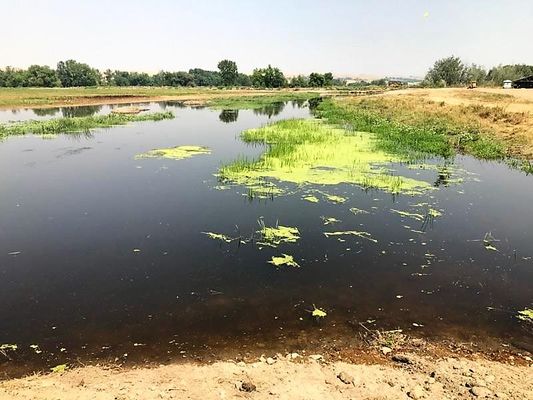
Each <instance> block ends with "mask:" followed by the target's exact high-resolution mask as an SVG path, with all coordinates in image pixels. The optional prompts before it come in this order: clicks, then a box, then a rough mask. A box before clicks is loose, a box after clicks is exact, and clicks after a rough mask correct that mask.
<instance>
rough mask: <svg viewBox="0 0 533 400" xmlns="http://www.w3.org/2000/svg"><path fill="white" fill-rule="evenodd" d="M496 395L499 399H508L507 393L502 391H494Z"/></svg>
mask: <svg viewBox="0 0 533 400" xmlns="http://www.w3.org/2000/svg"><path fill="white" fill-rule="evenodd" d="M494 397H497V398H498V399H506V398H507V395H506V394H505V393H502V392H498V393H494Z"/></svg>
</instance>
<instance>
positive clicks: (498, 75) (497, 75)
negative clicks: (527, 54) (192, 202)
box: [487, 64, 533, 86]
mask: <svg viewBox="0 0 533 400" xmlns="http://www.w3.org/2000/svg"><path fill="white" fill-rule="evenodd" d="M529 75H533V65H526V64H515V65H498V66H497V67H493V68H491V69H490V71H489V73H488V74H487V81H490V82H491V83H492V84H494V85H498V86H501V85H502V84H503V81H504V80H506V79H510V80H512V81H514V80H515V79H520V78H523V77H524V76H529Z"/></svg>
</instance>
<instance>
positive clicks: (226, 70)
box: [217, 60, 239, 86]
mask: <svg viewBox="0 0 533 400" xmlns="http://www.w3.org/2000/svg"><path fill="white" fill-rule="evenodd" d="M217 67H218V69H219V70H220V75H221V76H222V83H223V84H224V85H225V86H233V85H235V84H236V83H237V77H238V76H239V71H238V70H237V64H236V63H235V61H230V60H222V61H220V62H219V63H218V66H217Z"/></svg>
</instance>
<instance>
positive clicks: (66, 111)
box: [61, 106, 102, 118]
mask: <svg viewBox="0 0 533 400" xmlns="http://www.w3.org/2000/svg"><path fill="white" fill-rule="evenodd" d="M101 110H102V106H83V107H63V108H61V114H62V115H63V117H65V118H72V117H91V116H93V115H95V114H97V113H99V112H100V111H101Z"/></svg>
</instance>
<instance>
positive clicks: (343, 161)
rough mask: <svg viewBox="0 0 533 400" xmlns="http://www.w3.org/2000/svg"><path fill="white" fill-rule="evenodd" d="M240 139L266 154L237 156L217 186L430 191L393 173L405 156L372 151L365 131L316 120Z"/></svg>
mask: <svg viewBox="0 0 533 400" xmlns="http://www.w3.org/2000/svg"><path fill="white" fill-rule="evenodd" d="M241 137H242V139H243V140H244V141H245V142H248V143H264V144H266V145H268V150H267V152H266V153H265V154H263V155H262V156H261V157H260V158H259V159H256V160H249V159H243V158H241V159H238V160H236V161H235V162H233V163H231V164H229V165H226V166H223V167H222V168H221V169H220V173H219V177H220V179H221V180H222V181H223V182H232V183H237V184H243V185H247V186H251V185H256V184H258V183H259V182H265V181H267V180H268V179H275V180H278V181H284V182H291V183H295V184H299V185H305V184H319V185H336V184H340V183H352V184H356V185H359V186H361V187H362V188H377V189H382V190H385V191H387V192H390V193H405V194H420V193H422V192H425V191H427V190H431V188H432V187H431V185H430V184H429V183H427V182H424V181H419V180H415V179H412V178H407V177H402V176H397V175H394V174H393V171H392V170H391V169H390V163H392V162H401V161H405V158H403V157H400V156H396V155H392V154H390V153H387V152H385V151H382V150H376V141H375V138H374V135H372V134H369V133H362V132H357V133H350V132H347V131H345V130H343V129H340V128H335V127H333V126H331V125H327V124H325V123H323V122H321V121H318V120H285V121H280V122H277V123H274V124H271V125H267V126H265V127H262V128H258V129H250V130H247V131H244V132H243V133H242V135H241ZM330 200H333V201H336V200H339V201H340V200H341V197H340V196H331V197H330Z"/></svg>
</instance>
